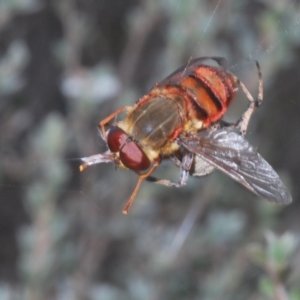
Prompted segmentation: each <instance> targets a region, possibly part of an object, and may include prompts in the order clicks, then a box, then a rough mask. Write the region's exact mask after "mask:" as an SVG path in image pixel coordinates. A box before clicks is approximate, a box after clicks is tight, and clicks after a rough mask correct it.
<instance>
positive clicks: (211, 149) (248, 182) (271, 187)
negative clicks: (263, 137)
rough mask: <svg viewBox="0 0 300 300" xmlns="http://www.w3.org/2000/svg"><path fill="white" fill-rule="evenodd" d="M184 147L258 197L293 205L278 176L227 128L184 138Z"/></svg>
mask: <svg viewBox="0 0 300 300" xmlns="http://www.w3.org/2000/svg"><path fill="white" fill-rule="evenodd" d="M181 144H182V145H183V146H184V147H185V148H186V149H187V150H189V151H190V152H192V153H195V154H196V155H197V156H199V157H200V158H201V159H203V160H206V161H207V162H208V163H209V164H211V165H212V166H215V167H216V168H217V169H219V170H221V171H223V172H224V173H226V174H227V175H229V176H230V177H231V178H233V179H234V180H236V181H238V182H240V183H241V184H242V185H244V186H245V187H246V188H247V189H249V190H250V191H252V192H253V193H255V194H257V195H258V196H260V197H263V198H265V199H267V200H269V201H271V202H275V203H279V204H289V203H291V202H292V197H291V195H290V193H289V191H288V190H287V189H286V187H285V186H284V184H283V183H282V181H281V180H280V178H279V176H278V174H277V173H276V172H275V171H274V170H273V168H272V167H271V166H270V165H269V164H268V163H267V162H266V161H265V160H264V159H263V158H262V157H261V156H260V154H259V153H258V152H257V151H256V149H255V148H254V147H252V146H251V145H250V144H249V143H248V142H247V141H246V140H245V139H244V138H243V137H242V136H240V135H239V134H237V133H236V132H234V131H232V130H229V129H226V128H225V129H220V130H215V131H213V130H211V131H208V130H206V131H202V132H201V133H199V134H198V135H197V136H189V137H187V138H182V140H181ZM195 175H197V170H195Z"/></svg>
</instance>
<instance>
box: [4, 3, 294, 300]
mask: <svg viewBox="0 0 300 300" xmlns="http://www.w3.org/2000/svg"><path fill="white" fill-rule="evenodd" d="M299 15H300V5H299V3H298V1H291V0H290V1H264V0H263V1H257V0H255V1H247V0H243V1H239V0H233V1H208V0H206V1H197V0H187V1H183V0H163V1H158V0H155V1H150V0H126V1H117V0H109V1H108V0H99V1H92V0H52V1H46V0H44V1H43V0H26V1H23V0H6V1H3V0H2V1H0V97H1V101H0V116H1V117H0V145H1V148H0V149H1V161H0V192H1V197H0V203H1V205H0V230H1V235H0V236H1V247H0V278H1V284H0V299H30V300H36V299H45V300H47V299H97V300H99V299H100V300H101V299H103V300H114V299H138V300H143V299H145V300H150V299H151V300H154V299H172V300H176V299H189V300H190V299H205V300H209V299H222V300H226V299H228V300H229V299H230V300H232V299H252V300H255V299H257V300H258V299H278V300H283V299H291V300H296V299H300V288H299V286H300V285H299V283H300V251H299V213H300V211H299V210H300V208H299V201H298V200H299V195H300V189H299V184H298V179H299V178H300V156H299V150H298V149H299V148H300V135H299V130H298V128H299V125H300V121H299V120H300V117H299V116H300V109H299V108H300V105H299V99H300V90H299V82H300V69H299V66H300V54H299V53H300V51H299V50H300V48H299V47H300V38H299V37H300V22H299ZM198 56H222V57H226V59H227V60H228V67H229V69H230V70H231V71H232V72H234V73H235V74H237V75H238V76H239V77H240V79H241V80H242V81H243V82H244V83H245V85H246V86H247V87H248V88H249V90H250V91H251V92H252V93H253V95H255V94H256V93H257V74H256V70H255V64H254V60H258V61H259V62H260V64H261V67H262V72H263V78H264V83H265V97H264V102H263V105H262V106H261V108H259V110H258V111H257V112H256V114H255V116H254V117H253V119H252V122H251V125H250V129H249V133H248V136H247V139H249V141H251V143H252V144H254V145H255V146H257V147H258V148H259V151H260V153H261V154H262V155H263V156H264V157H265V158H266V159H267V160H268V161H269V162H270V164H271V165H272V166H274V168H275V169H276V170H277V171H278V173H279V174H280V176H281V177H282V179H283V181H284V182H285V183H286V184H287V186H288V187H289V189H290V190H291V193H292V195H293V198H294V202H293V204H292V205H290V206H289V207H281V206H276V205H274V204H271V203H267V202H266V201H263V200H262V199H256V198H257V197H256V196H255V195H252V194H251V193H249V192H248V191H246V190H245V189H244V188H243V187H242V186H240V185H238V184H236V183H234V182H233V181H232V180H231V179H230V178H227V177H226V176H225V175H222V174H220V173H219V172H215V173H214V174H212V175H210V176H208V177H205V178H200V179H199V178H198V179H194V178H191V179H190V181H189V183H188V185H187V186H186V187H184V188H181V189H177V190H175V189H170V188H166V187H161V186H156V185H154V184H150V183H144V184H143V186H142V188H141V190H140V192H139V194H138V196H137V198H136V200H135V203H134V204H133V207H132V209H131V211H130V214H129V215H128V216H124V215H122V213H121V212H122V208H123V205H124V204H125V201H126V199H127V197H128V196H129V195H130V193H131V191H132V189H133V187H134V184H135V182H136V179H137V178H136V175H135V174H134V173H133V172H128V171H124V170H115V168H114V166H112V165H109V164H108V165H106V164H103V165H98V166H93V167H91V168H88V169H87V170H86V171H84V172H83V173H80V172H79V170H78V166H79V164H80V160H79V159H78V158H80V157H85V156H89V155H92V154H95V153H99V152H103V151H105V145H104V143H103V141H102V140H101V139H100V136H99V133H98V131H97V124H98V122H99V121H100V120H102V119H103V118H104V117H106V116H107V115H108V114H109V113H111V112H112V111H113V110H114V109H116V108H118V107H120V106H124V105H131V104H133V103H134V102H135V101H137V99H138V98H139V97H140V96H142V95H143V93H146V92H147V91H148V90H149V89H150V88H151V86H152V85H153V84H154V83H155V82H158V81H159V80H161V79H163V78H164V76H166V75H168V74H169V73H170V72H172V71H174V70H175V69H176V68H178V67H179V66H180V65H183V64H185V63H187V62H188V61H189V59H190V58H191V57H198ZM244 98H245V97H243V95H242V94H238V96H237V100H236V101H235V103H234V104H233V106H232V108H231V109H230V110H229V112H228V114H227V115H226V120H227V121H234V120H236V119H238V117H239V116H240V115H241V113H242V112H243V111H244V109H245V107H246V100H245V99H244ZM157 175H158V176H159V177H162V178H171V179H172V180H175V181H176V180H177V178H178V176H179V172H178V169H177V168H175V167H174V166H172V165H171V164H168V163H166V164H163V165H162V166H161V168H160V169H159V170H158V171H157Z"/></svg>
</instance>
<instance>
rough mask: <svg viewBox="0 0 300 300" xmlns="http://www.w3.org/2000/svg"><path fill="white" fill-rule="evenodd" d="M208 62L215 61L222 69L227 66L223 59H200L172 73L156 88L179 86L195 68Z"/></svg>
mask: <svg viewBox="0 0 300 300" xmlns="http://www.w3.org/2000/svg"><path fill="white" fill-rule="evenodd" d="M206 60H214V61H216V62H217V63H218V64H219V65H220V66H221V67H224V66H225V65H226V59H225V58H223V57H209V56H207V57H198V58H195V59H193V60H191V61H190V62H189V63H188V64H186V65H184V66H182V67H180V68H179V69H177V70H176V71H174V72H173V73H171V74H170V75H169V76H168V77H166V78H165V79H163V80H162V81H160V82H159V83H157V84H156V85H155V87H161V86H164V85H176V84H179V83H180V82H181V81H182V80H184V79H185V78H186V77H187V76H189V75H190V74H191V73H192V72H193V71H194V70H195V68H197V67H198V66H200V65H203V62H204V61H206Z"/></svg>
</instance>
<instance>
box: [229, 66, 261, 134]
mask: <svg viewBox="0 0 300 300" xmlns="http://www.w3.org/2000/svg"><path fill="white" fill-rule="evenodd" d="M255 63H256V68H257V74H258V94H257V98H256V100H254V99H253V97H252V95H251V94H250V92H249V91H248V89H247V88H246V86H245V85H244V84H243V83H242V82H241V81H240V80H239V79H238V78H237V84H238V85H239V86H240V87H241V89H242V90H243V92H244V93H245V95H246V97H247V98H248V100H249V102H250V103H249V106H248V108H247V110H246V111H245V112H244V113H243V115H242V116H241V118H240V119H239V120H238V121H237V122H236V123H235V124H234V128H235V129H238V130H239V131H240V132H241V135H242V136H243V137H244V136H245V134H246V131H247V128H248V125H249V121H250V118H251V116H252V114H253V112H254V111H255V109H256V108H257V107H259V106H260V104H261V102H262V101H263V79H262V74H261V69H260V65H259V63H258V62H257V61H256V62H255Z"/></svg>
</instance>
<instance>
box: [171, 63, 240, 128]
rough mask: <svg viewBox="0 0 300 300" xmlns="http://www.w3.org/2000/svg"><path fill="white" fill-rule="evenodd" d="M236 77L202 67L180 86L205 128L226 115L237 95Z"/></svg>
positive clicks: (216, 69)
mask: <svg viewBox="0 0 300 300" xmlns="http://www.w3.org/2000/svg"><path fill="white" fill-rule="evenodd" d="M236 82H237V79H236V77H235V76H234V75H233V74H232V73H229V72H226V71H225V70H224V69H221V68H215V67H210V66H205V65H200V66H198V67H196V68H195V69H194V70H192V71H191V72H190V73H189V74H187V75H186V77H184V78H183V79H182V80H181V81H180V82H179V83H178V84H176V86H177V88H178V89H180V90H182V92H183V93H184V94H186V97H188V98H189V101H190V102H191V105H192V108H193V110H194V112H195V113H194V116H195V115H196V116H197V118H198V119H200V120H203V128H205V127H208V126H209V125H210V124H211V123H213V122H216V121H218V120H219V119H221V118H222V117H223V115H224V113H225V112H226V110H227V107H228V106H229V104H230V102H231V100H232V99H233V97H234V95H235V89H236Z"/></svg>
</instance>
